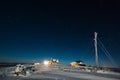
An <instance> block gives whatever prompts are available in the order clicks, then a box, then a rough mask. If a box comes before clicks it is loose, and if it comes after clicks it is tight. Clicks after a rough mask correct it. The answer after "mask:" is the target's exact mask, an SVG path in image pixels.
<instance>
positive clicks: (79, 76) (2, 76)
mask: <svg viewBox="0 0 120 80" xmlns="http://www.w3.org/2000/svg"><path fill="white" fill-rule="evenodd" d="M37 68H38V70H37V71H35V72H31V73H29V75H27V76H14V75H13V74H12V71H14V67H9V68H2V69H0V80H120V74H119V73H113V72H105V73H104V72H89V71H80V70H76V69H71V68H69V67H67V68H65V66H60V65H59V66H37Z"/></svg>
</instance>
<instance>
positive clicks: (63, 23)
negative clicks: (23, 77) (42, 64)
mask: <svg viewBox="0 0 120 80" xmlns="http://www.w3.org/2000/svg"><path fill="white" fill-rule="evenodd" d="M119 14H120V5H119V3H118V2H115V1H109V3H108V2H107V1H103V0H102V1H101V2H100V1H96V0H93V1H89V0H87V1H73V0H69V1H38V2H35V1H31V2H30V1H29V2H17V1H14V2H11V1H8V2H0V62H2V61H6V62H24V61H28V62H29V61H42V60H44V59H50V58H51V57H53V58H57V59H59V60H60V61H61V62H63V63H69V62H71V61H74V60H82V61H84V62H85V63H87V64H92V65H94V64H95V53H94V40H93V39H94V32H98V37H99V39H100V40H101V41H102V42H103V44H104V45H105V47H106V49H107V50H108V51H109V52H110V54H111V56H112V57H113V59H114V60H115V62H116V64H117V65H118V66H120V62H119V61H120V57H119V56H120V46H119V44H120V29H119V26H120V23H119V21H120V15H119ZM98 50H99V51H98V53H99V62H100V65H104V66H105V65H106V66H107V65H110V66H114V65H113V64H111V62H110V61H109V60H108V58H107V57H106V56H105V55H104V54H103V52H102V50H101V49H98ZM103 62H104V63H103Z"/></svg>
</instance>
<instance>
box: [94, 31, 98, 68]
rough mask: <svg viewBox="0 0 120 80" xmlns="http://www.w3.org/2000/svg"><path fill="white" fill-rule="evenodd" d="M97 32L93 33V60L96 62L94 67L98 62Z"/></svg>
mask: <svg viewBox="0 0 120 80" xmlns="http://www.w3.org/2000/svg"><path fill="white" fill-rule="evenodd" d="M97 34H98V33H97V32H95V33H94V36H95V38H94V46H95V62H96V67H98V66H99V63H98V50H97Z"/></svg>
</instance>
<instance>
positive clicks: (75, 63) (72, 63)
mask: <svg viewBox="0 0 120 80" xmlns="http://www.w3.org/2000/svg"><path fill="white" fill-rule="evenodd" d="M70 66H71V67H85V66H86V64H85V63H83V61H81V60H79V61H74V62H71V63H70Z"/></svg>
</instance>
